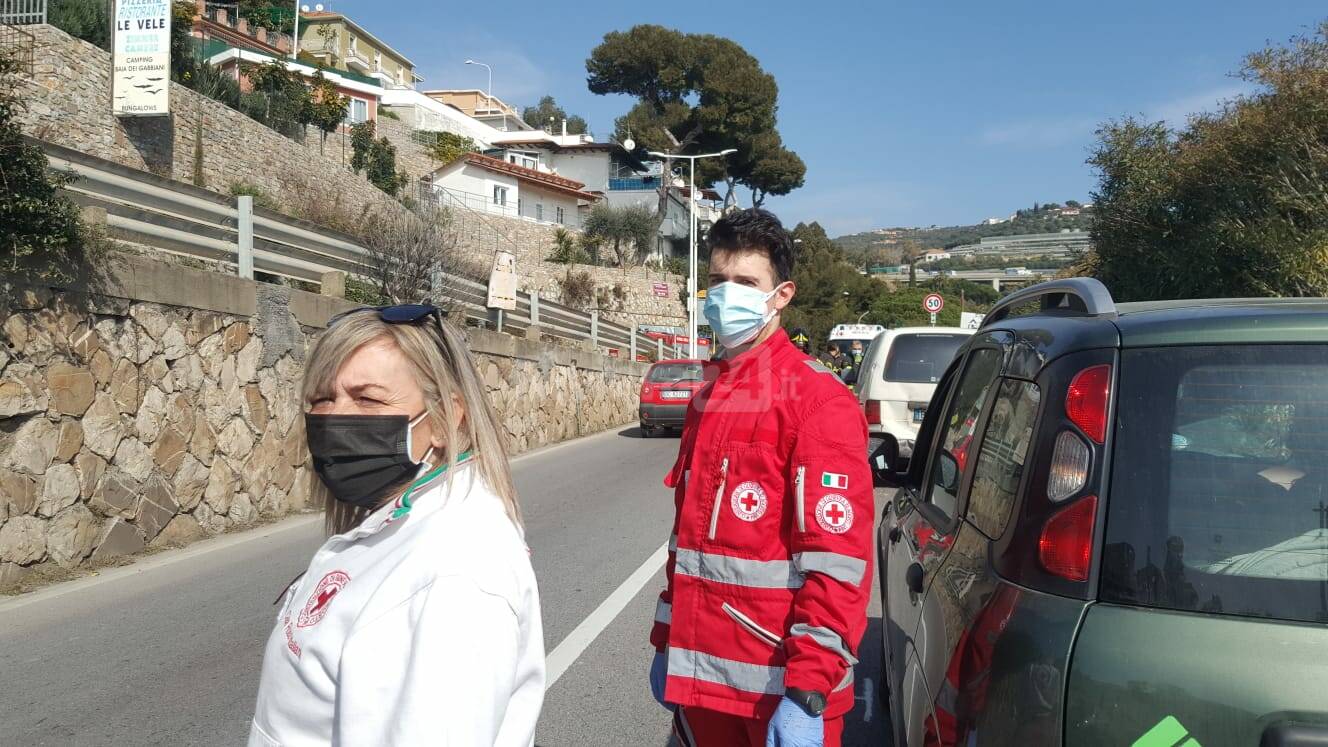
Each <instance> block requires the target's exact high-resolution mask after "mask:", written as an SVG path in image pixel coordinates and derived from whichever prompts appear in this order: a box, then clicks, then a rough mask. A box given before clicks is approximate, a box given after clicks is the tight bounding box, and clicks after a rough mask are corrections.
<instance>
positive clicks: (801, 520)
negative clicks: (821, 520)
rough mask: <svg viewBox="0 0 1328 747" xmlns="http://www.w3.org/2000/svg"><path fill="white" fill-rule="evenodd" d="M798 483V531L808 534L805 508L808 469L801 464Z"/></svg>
mask: <svg viewBox="0 0 1328 747" xmlns="http://www.w3.org/2000/svg"><path fill="white" fill-rule="evenodd" d="M797 482H798V492H797V498H798V531H799V532H806V531H807V511H806V508H805V506H806V501H805V497H806V496H805V494H806V492H807V489H806V484H807V467H806V466H805V465H801V464H800V465H798V480H797Z"/></svg>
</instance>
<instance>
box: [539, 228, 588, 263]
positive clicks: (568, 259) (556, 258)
mask: <svg viewBox="0 0 1328 747" xmlns="http://www.w3.org/2000/svg"><path fill="white" fill-rule="evenodd" d="M549 261H550V262H558V263H559V264H564V265H585V264H590V255H589V254H588V253H587V252H586V250H585V249H584V248H583V247H582V246H581V242H580V241H579V240H577V237H576V236H575V235H574V234H572V232H571V231H568V230H567V229H565V228H557V229H554V232H553V253H552V254H550V255H549Z"/></svg>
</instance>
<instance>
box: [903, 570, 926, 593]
mask: <svg viewBox="0 0 1328 747" xmlns="http://www.w3.org/2000/svg"><path fill="white" fill-rule="evenodd" d="M925 575H926V571H924V570H922V566H921V565H920V564H918V563H912V564H910V565H909V566H908V570H906V571H904V583H905V584H907V585H908V590H909V591H911V592H913V593H914V594H921V593H922V578H923V576H925Z"/></svg>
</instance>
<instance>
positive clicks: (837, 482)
mask: <svg viewBox="0 0 1328 747" xmlns="http://www.w3.org/2000/svg"><path fill="white" fill-rule="evenodd" d="M821 487H823V488H834V489H835V490H848V475H837V474H835V473H834V472H822V473H821Z"/></svg>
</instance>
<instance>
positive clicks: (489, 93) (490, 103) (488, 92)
mask: <svg viewBox="0 0 1328 747" xmlns="http://www.w3.org/2000/svg"><path fill="white" fill-rule="evenodd" d="M466 64H467V65H479V66H481V67H483V68H484V69H485V70H488V71H489V87H488V89H486V90H485V92H484V97H485V100H486V102H487V103H488V107H489V113H491V114H492V113H493V68H491V67H489V66H488V65H486V64H484V63H483V62H479V61H476V60H466Z"/></svg>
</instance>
